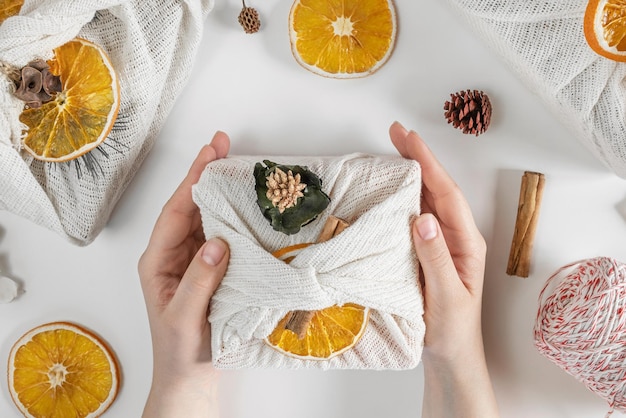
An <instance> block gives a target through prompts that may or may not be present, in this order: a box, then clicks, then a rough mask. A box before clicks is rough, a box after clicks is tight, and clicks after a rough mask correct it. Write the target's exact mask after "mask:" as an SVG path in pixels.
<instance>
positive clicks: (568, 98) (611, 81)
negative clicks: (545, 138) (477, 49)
mask: <svg viewBox="0 0 626 418" xmlns="http://www.w3.org/2000/svg"><path fill="white" fill-rule="evenodd" d="M448 2H449V3H450V4H451V6H452V7H453V8H454V9H455V10H456V11H458V12H459V13H460V14H461V16H462V17H463V18H464V19H465V20H466V21H467V22H468V23H469V24H470V26H471V27H472V29H473V30H475V31H476V33H477V34H479V35H480V36H481V37H482V38H483V40H484V41H485V42H486V43H487V44H488V45H489V46H490V47H491V48H492V49H493V50H494V51H496V52H497V53H498V54H499V55H500V56H501V57H503V58H504V59H505V61H506V62H507V63H508V64H509V65H510V67H511V69H512V70H513V71H515V72H516V73H517V75H518V76H519V77H520V78H521V79H522V80H523V81H524V82H525V83H526V85H527V86H528V87H529V88H531V89H532V91H533V92H535V93H536V94H537V95H539V96H540V97H541V98H542V99H543V100H544V102H545V103H546V104H547V106H548V107H549V108H550V109H551V110H552V111H553V113H554V114H555V115H556V116H557V117H558V118H559V119H560V120H561V122H563V124H564V125H566V126H567V127H568V128H570V129H572V131H573V132H574V133H576V135H577V137H578V139H579V140H580V141H582V143H584V144H585V145H586V146H587V148H588V149H590V150H591V152H592V153H593V154H594V155H595V156H596V157H597V158H598V159H599V160H600V161H602V162H603V163H604V164H605V165H606V166H607V167H609V168H610V169H611V170H613V171H614V172H615V173H616V174H618V175H619V176H620V177H626V84H625V83H624V79H626V65H624V63H621V62H616V61H611V60H609V59H607V58H604V57H602V56H600V55H598V54H596V53H595V52H594V51H593V50H592V49H591V48H590V47H589V45H588V44H587V41H586V40H585V35H584V29H583V28H584V25H583V19H584V15H585V9H586V7H587V3H588V1H587V0H563V1H552V0H530V1H529V0H511V1H499V0H448Z"/></svg>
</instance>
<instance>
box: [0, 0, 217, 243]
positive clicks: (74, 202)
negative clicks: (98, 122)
mask: <svg viewBox="0 0 626 418" xmlns="http://www.w3.org/2000/svg"><path fill="white" fill-rule="evenodd" d="M212 7H213V1H212V0H195V1H191V0H190V1H177V0H127V1H123V0H98V1H95V0H75V1H71V2H70V1H67V0H27V1H25V2H24V5H23V6H22V8H21V10H20V13H19V14H18V15H15V16H12V17H9V18H8V19H6V20H5V21H4V22H2V23H1V24H0V70H2V69H6V68H17V69H19V68H21V67H23V66H25V65H27V64H28V63H29V62H31V61H33V60H36V59H43V60H47V59H50V58H52V54H53V50H54V49H55V48H57V47H59V46H61V45H64V44H65V43H67V42H68V41H70V40H72V39H74V38H75V37H80V38H83V39H86V40H88V41H90V42H92V43H93V44H96V45H98V46H99V47H100V48H102V49H103V50H104V51H105V53H106V54H107V55H108V57H109V58H110V61H111V65H112V67H113V68H114V70H115V72H116V73H117V76H118V80H119V90H120V96H121V101H120V104H119V112H118V115H117V119H116V122H115V125H113V129H112V130H111V132H110V134H109V136H108V138H107V139H105V141H104V143H103V144H102V145H100V147H99V148H97V149H95V150H93V151H90V152H89V153H88V154H86V155H85V156H84V157H80V158H78V159H75V160H70V161H68V162H45V161H40V160H37V159H34V158H33V157H32V156H31V155H30V154H28V153H27V152H26V151H24V150H23V149H22V137H23V132H24V128H25V126H24V125H23V124H22V123H21V122H20V113H21V112H22V110H23V109H24V102H23V101H21V100H19V99H17V98H16V97H15V96H14V95H13V92H14V90H15V86H14V81H13V80H11V79H10V77H9V76H8V75H7V74H4V73H3V71H0V167H2V170H0V209H4V210H8V211H10V212H13V213H15V214H17V215H19V216H21V217H24V218H27V219H29V220H31V221H33V222H35V223H37V224H40V225H42V226H44V227H46V228H48V229H51V230H53V231H55V232H57V233H59V234H60V235H62V236H63V237H65V238H67V239H68V240H70V241H71V242H73V243H75V244H79V245H86V244H89V243H90V242H92V241H93V240H94V239H95V237H96V236H97V235H98V234H99V233H100V231H101V230H102V228H103V227H104V226H105V224H106V223H107V221H108V219H109V217H110V214H111V212H112V210H113V207H114V206H115V204H116V203H117V201H118V200H119V198H120V197H121V195H122V193H123V192H124V190H125V189H126V186H127V185H128V183H129V182H130V181H131V179H132V178H133V176H134V174H135V173H136V172H137V170H138V169H139V167H140V166H141V163H142V162H143V160H144V158H145V157H146V155H147V154H148V152H149V151H150V149H151V148H152V145H153V144H154V141H155V139H156V137H157V135H158V133H159V130H160V129H161V127H162V126H163V124H164V123H165V119H166V117H167V115H168V114H169V111H170V110H171V108H172V106H173V104H174V101H175V99H176V97H177V95H178V93H179V92H180V91H181V89H182V88H183V86H184V85H185V83H186V81H187V79H188V76H189V74H190V72H191V68H192V66H193V65H192V64H193V59H194V57H195V55H196V51H197V47H198V45H199V43H200V39H201V37H202V29H203V22H204V19H205V17H206V16H207V14H208V13H209V11H210V10H211V8H212ZM5 72H6V71H5Z"/></svg>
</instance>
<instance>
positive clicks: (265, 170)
mask: <svg viewBox="0 0 626 418" xmlns="http://www.w3.org/2000/svg"><path fill="white" fill-rule="evenodd" d="M263 163H264V164H265V166H264V165H263V164H261V163H256V164H255V166H254V178H255V183H256V185H255V190H256V194H257V204H258V205H259V208H260V209H261V212H262V213H263V216H264V217H265V218H266V219H267V220H269V221H270V224H271V225H272V228H274V230H276V231H279V232H283V233H285V234H287V235H292V234H295V233H297V232H299V231H300V229H301V227H302V226H304V225H306V224H308V223H310V222H312V221H313V220H315V218H317V216H318V215H319V214H320V213H321V212H322V211H324V209H326V207H328V205H329V203H330V198H329V197H328V195H327V194H326V193H324V192H323V191H322V180H321V179H320V178H319V177H318V176H317V175H316V174H314V173H312V172H311V171H310V170H309V169H308V168H307V167H301V166H298V165H279V164H276V163H273V162H271V161H269V160H264V161H263Z"/></svg>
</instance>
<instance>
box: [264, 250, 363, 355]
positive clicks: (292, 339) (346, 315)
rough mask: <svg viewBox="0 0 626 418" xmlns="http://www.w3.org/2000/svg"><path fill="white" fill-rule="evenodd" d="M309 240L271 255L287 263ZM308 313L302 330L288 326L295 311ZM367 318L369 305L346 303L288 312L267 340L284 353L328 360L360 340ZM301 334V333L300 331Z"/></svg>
mask: <svg viewBox="0 0 626 418" xmlns="http://www.w3.org/2000/svg"><path fill="white" fill-rule="evenodd" d="M309 245H311V244H308V243H307V244H298V245H293V246H290V247H286V248H283V249H281V250H278V251H276V252H274V253H273V254H272V255H274V257H276V258H278V259H280V260H283V261H284V262H286V263H290V262H291V261H292V260H293V259H294V258H295V256H296V255H297V254H298V252H300V251H301V250H302V249H303V248H306V247H308V246H309ZM300 314H304V315H306V316H307V318H306V320H305V323H306V325H305V326H304V328H303V329H302V330H301V332H298V333H296V332H295V331H292V330H291V329H288V326H287V324H288V322H289V321H290V320H291V319H292V317H293V316H294V315H300ZM368 318H369V308H366V307H363V306H361V305H357V304H354V303H347V304H345V305H343V306H331V307H328V308H325V309H321V310H318V311H310V312H305V311H297V312H289V313H288V314H287V315H285V317H284V318H283V319H281V320H280V321H279V322H278V325H277V326H276V328H274V331H273V332H272V333H271V334H270V335H269V336H268V337H267V338H266V342H267V343H268V344H269V345H270V346H272V347H273V348H275V349H276V350H278V351H280V352H281V353H283V354H286V355H289V356H292V357H296V358H299V359H302V360H327V359H330V358H332V357H335V356H337V355H339V354H341V353H344V352H345V351H347V350H349V349H350V348H352V347H354V346H355V345H356V343H358V342H359V340H360V339H361V336H362V335H363V332H364V331H365V328H366V326H367V322H368ZM299 334H300V335H299Z"/></svg>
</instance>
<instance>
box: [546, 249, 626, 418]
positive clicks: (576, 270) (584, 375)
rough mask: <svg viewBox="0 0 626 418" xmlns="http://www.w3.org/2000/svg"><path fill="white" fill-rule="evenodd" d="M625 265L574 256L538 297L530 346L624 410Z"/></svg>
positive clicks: (601, 259)
mask: <svg viewBox="0 0 626 418" xmlns="http://www.w3.org/2000/svg"><path fill="white" fill-rule="evenodd" d="M625 306H626V264H623V263H620V262H618V261H616V260H613V259H611V258H608V257H597V258H593V259H589V260H583V261H578V262H575V263H572V264H569V265H567V266H564V267H562V268H561V269H559V270H558V271H557V272H556V273H555V274H554V275H553V276H552V277H550V278H549V279H548V281H547V283H546V285H545V287H544V288H543V290H542V291H541V294H540V296H539V311H538V312H537V321H536V323H535V329H534V336H535V346H536V347H537V349H538V350H539V351H540V352H541V354H543V355H544V356H546V357H547V358H548V359H550V360H551V361H553V362H554V363H556V364H557V365H558V366H559V367H561V368H562V369H563V370H565V371H566V372H567V373H569V374H571V375H572V376H574V377H575V378H576V379H577V380H579V381H580V382H582V383H583V384H584V385H585V386H587V388H589V389H590V390H591V391H593V392H595V393H596V394H597V395H599V396H600V397H602V398H603V399H605V400H606V401H607V402H608V403H609V406H610V408H611V409H610V411H609V412H608V414H607V417H608V416H609V415H611V414H612V412H613V411H614V410H619V411H622V412H626V312H625V311H626V309H625Z"/></svg>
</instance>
